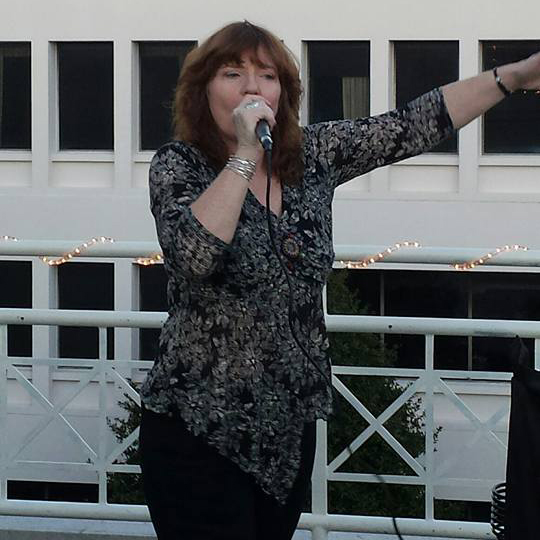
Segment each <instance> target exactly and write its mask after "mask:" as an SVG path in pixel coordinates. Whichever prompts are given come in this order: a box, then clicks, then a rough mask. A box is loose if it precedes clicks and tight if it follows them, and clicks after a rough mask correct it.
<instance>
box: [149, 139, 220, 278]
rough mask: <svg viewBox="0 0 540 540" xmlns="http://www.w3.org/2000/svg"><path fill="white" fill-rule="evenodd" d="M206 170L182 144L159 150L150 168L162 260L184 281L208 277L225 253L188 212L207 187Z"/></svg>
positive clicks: (172, 144) (151, 205)
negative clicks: (179, 274) (181, 276)
mask: <svg viewBox="0 0 540 540" xmlns="http://www.w3.org/2000/svg"><path fill="white" fill-rule="evenodd" d="M208 170H209V167H208V166H207V165H204V164H203V162H202V160H201V156H200V155H199V154H198V153H197V152H196V151H195V150H194V149H193V148H190V147H189V146H187V145H186V144H184V143H182V142H174V143H169V144H166V145H165V146H163V147H161V148H160V149H159V150H158V151H157V153H156V154H155V156H154V158H153V159H152V162H151V164H150V172H149V183H150V208H151V210H152V214H153V215H154V219H155V221H156V229H157V236H158V240H159V243H160V245H161V249H162V250H163V256H164V258H165V261H166V262H167V263H168V264H169V265H170V266H171V268H172V270H173V271H174V272H179V273H181V274H183V275H184V276H185V277H188V278H204V277H206V276H208V275H210V274H211V273H212V272H214V271H215V270H216V269H217V268H218V267H219V266H220V264H221V262H222V260H223V258H224V256H225V254H226V252H227V250H228V249H229V245H228V244H227V243H225V242H223V241H222V240H221V239H220V238H218V237H216V236H214V235H213V234H212V233H210V232H209V231H208V230H206V229H205V228H204V226H203V225H202V224H201V223H200V222H199V221H198V220H197V218H196V217H195V216H194V215H193V213H192V211H191V208H190V205H191V203H192V202H193V201H194V200H195V199H197V197H198V196H199V195H200V194H201V193H202V192H203V191H204V190H205V189H206V188H207V187H208V184H209V182H208V179H207V178H206V177H205V172H208Z"/></svg>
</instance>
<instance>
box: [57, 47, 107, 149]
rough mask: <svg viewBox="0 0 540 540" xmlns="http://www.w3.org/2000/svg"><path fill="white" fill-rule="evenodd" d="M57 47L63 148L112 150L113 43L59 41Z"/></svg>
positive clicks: (60, 141) (61, 147)
mask: <svg viewBox="0 0 540 540" xmlns="http://www.w3.org/2000/svg"><path fill="white" fill-rule="evenodd" d="M57 50H58V112H59V146H60V150H112V149H113V131H114V123H113V45H112V43H58V44H57Z"/></svg>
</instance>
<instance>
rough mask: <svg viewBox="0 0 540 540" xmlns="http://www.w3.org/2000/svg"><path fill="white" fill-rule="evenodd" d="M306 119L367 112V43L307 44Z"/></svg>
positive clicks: (325, 118) (320, 119)
mask: <svg viewBox="0 0 540 540" xmlns="http://www.w3.org/2000/svg"><path fill="white" fill-rule="evenodd" d="M308 62H309V83H308V84H309V122H310V123H315V122H322V121H325V120H338V119H342V118H358V117H362V116H368V115H369V42H367V41H347V42H335V41H312V42H309V43H308Z"/></svg>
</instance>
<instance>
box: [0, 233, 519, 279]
mask: <svg viewBox="0 0 540 540" xmlns="http://www.w3.org/2000/svg"><path fill="white" fill-rule="evenodd" d="M0 240H4V241H10V242H18V241H19V239H18V238H16V237H15V236H9V235H3V236H0ZM114 241H115V240H114V238H110V237H108V236H99V237H94V238H92V239H91V240H88V241H87V242H84V243H82V244H81V245H79V246H77V247H75V248H74V249H72V250H71V251H69V252H67V253H65V254H64V255H62V256H60V257H58V258H55V259H54V258H49V257H45V256H41V257H39V258H40V260H42V261H43V262H44V263H45V264H48V265H49V266H59V265H61V264H65V263H67V262H69V261H70V260H72V259H73V258H74V257H77V256H78V255H80V254H81V253H83V252H84V251H86V250H87V249H89V248H91V247H92V246H93V245H95V244H98V243H102V244H103V243H113V242H114ZM403 248H421V245H420V244H419V243H418V242H410V241H406V242H396V243H395V244H394V245H392V246H389V247H387V248H386V249H384V250H383V251H380V252H379V253H375V254H373V255H368V256H367V257H365V258H364V259H362V260H361V261H337V262H338V263H339V264H341V265H342V267H343V268H347V269H351V270H357V269H362V268H367V267H368V266H370V265H372V264H375V263H377V262H380V261H382V259H384V258H385V257H388V256H389V255H391V254H392V253H395V252H396V251H398V250H400V249H403ZM528 250H529V248H528V247H527V246H521V245H519V244H513V245H510V244H507V245H505V246H502V247H498V248H496V249H495V250H494V251H491V252H489V253H486V254H485V255H482V256H481V257H479V258H477V259H474V260H472V261H467V262H464V263H455V264H452V265H450V266H451V268H453V269H454V270H473V269H474V268H476V267H477V266H481V265H482V264H485V263H486V262H487V261H489V260H490V259H493V258H494V257H496V256H497V255H500V254H501V253H505V252H508V251H528ZM133 262H134V263H135V264H138V265H140V266H152V265H154V264H160V263H163V255H162V254H161V253H154V254H153V255H150V256H148V257H143V256H141V257H136V258H135V259H134V260H133Z"/></svg>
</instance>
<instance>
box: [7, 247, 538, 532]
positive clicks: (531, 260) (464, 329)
mask: <svg viewBox="0 0 540 540" xmlns="http://www.w3.org/2000/svg"><path fill="white" fill-rule="evenodd" d="M72 246H73V244H72V243H67V242H57V243H54V242H47V243H44V242H5V243H4V244H0V256H4V257H6V256H9V257H13V256H16V257H21V256H23V257H35V256H37V255H42V254H47V255H61V254H63V253H65V252H66V251H68V250H69V249H71V247H72ZM156 248H157V246H155V245H154V244H150V243H133V242H132V243H127V242H126V243H116V244H113V245H106V244H103V245H96V246H94V247H93V248H92V251H91V256H93V257H114V258H130V257H136V256H140V255H144V254H145V253H155V252H156V251H157V249H156ZM379 249H380V248H379V247H378V246H374V247H370V246H364V247H358V248H352V247H341V248H340V247H337V249H336V252H337V254H338V258H339V259H347V260H360V259H362V258H364V257H365V256H367V255H369V254H372V253H374V252H377V251H378V250H379ZM486 251H488V250H481V249H478V250H445V249H435V248H431V250H430V252H429V253H428V252H426V251H425V250H424V249H419V250H403V251H402V252H398V253H395V254H393V255H392V256H390V257H388V259H387V261H388V262H405V261H407V262H413V263H420V262H421V263H438V264H452V263H459V262H464V261H467V260H472V259H474V258H477V257H479V256H481V255H482V254H483V253H485V252H486ZM84 255H86V256H90V253H87V254H84ZM497 262H498V264H499V265H518V266H529V267H531V266H537V265H539V264H540V252H527V253H520V252H515V253H505V254H502V255H500V259H499V260H498V261H497ZM165 316H166V314H164V313H140V312H133V311H116V312H97V311H78V310H77V311H68V310H53V309H0V515H2V514H4V515H27V516H30V515H32V516H50V517H53V516H54V517H72V518H95V519H116V520H134V521H139V520H141V521H147V520H149V514H148V511H147V508H146V507H144V506H138V505H125V504H124V505H123V504H109V503H108V502H107V473H133V472H136V473H139V472H140V468H139V467H138V466H136V465H122V464H115V463H114V462H115V460H116V459H117V458H118V457H119V456H121V455H122V453H123V452H124V450H125V449H126V448H128V447H129V446H130V445H131V444H132V443H133V442H135V441H136V439H137V437H138V429H136V430H135V431H134V432H133V433H131V434H130V435H129V436H128V437H127V439H125V440H124V442H122V443H117V444H115V445H114V446H113V447H110V445H109V446H108V445H107V435H108V434H109V435H110V433H109V428H108V426H107V423H106V419H107V412H108V407H109V406H110V403H109V399H110V393H109V392H108V386H109V385H110V382H111V381H114V382H115V384H117V385H118V387H120V388H121V389H122V391H123V392H125V393H126V394H127V395H128V396H129V398H130V399H132V400H133V401H134V402H136V403H138V404H139V396H138V394H137V392H136V391H135V390H134V389H133V387H132V386H131V384H130V381H129V379H131V378H132V377H133V374H134V373H140V372H141V371H144V370H146V369H148V368H149V367H151V365H152V362H147V361H139V360H131V359H114V360H107V359H106V351H107V334H106V328H107V327H114V328H158V327H160V326H161V324H162V323H163V321H164V319H165ZM21 324H24V325H34V326H36V325H40V326H48V327H58V326H62V325H66V326H91V327H98V328H99V336H100V347H99V351H100V352H99V358H97V359H89V360H86V359H84V360H83V359H66V358H50V357H34V358H15V357H9V356H8V354H7V325H21ZM327 327H328V330H329V331H331V332H365V333H380V334H417V335H424V336H425V369H398V368H369V367H360V366H359V367H350V366H334V368H333V372H334V377H333V381H334V385H335V387H336V389H337V390H338V392H340V393H341V395H342V396H343V397H344V398H345V399H346V400H347V401H348V402H349V403H350V404H351V405H352V407H353V408H354V409H355V411H356V412H357V413H358V414H359V415H361V416H362V417H363V418H364V419H365V420H366V421H367V422H368V427H367V428H366V429H365V430H363V431H362V432H361V433H359V434H356V438H354V439H353V441H352V443H351V448H352V449H353V450H354V451H356V450H357V449H358V448H360V446H361V445H362V444H363V443H364V442H365V441H367V440H368V438H369V437H370V436H371V435H372V434H374V433H378V434H379V435H380V436H381V437H382V439H383V440H384V441H386V443H387V444H388V445H389V446H390V447H391V448H393V449H394V451H395V452H396V453H397V454H398V455H399V456H400V458H401V459H402V460H403V461H404V462H405V463H406V464H407V465H408V466H409V467H410V469H411V470H412V472H413V474H410V475H381V476H382V478H383V479H384V481H385V482H386V483H389V484H403V485H416V486H421V487H423V488H424V490H425V519H401V518H399V519H397V523H398V526H399V529H400V531H401V532H402V533H403V534H407V535H413V536H414V535H417V536H420V535H429V536H438V537H455V538H462V537H467V538H493V536H492V534H491V530H490V527H489V525H487V524H484V523H460V522H452V521H441V520H435V519H434V500H435V490H436V489H437V488H439V487H441V486H443V487H444V486H454V487H463V488H465V487H470V486H471V485H472V486H475V487H481V488H483V489H485V490H488V489H490V488H491V486H492V485H493V483H495V482H494V481H493V482H492V481H491V479H476V480H474V479H471V478H466V477H463V478H459V477H452V476H449V475H448V474H446V473H447V472H448V471H449V470H451V469H452V466H453V464H455V463H456V462H457V461H458V460H459V459H460V455H459V453H456V454H455V455H453V456H450V457H448V458H446V459H445V460H444V461H442V462H438V461H437V460H436V458H435V448H434V433H435V431H436V429H437V426H436V424H435V420H434V407H435V396H436V395H437V396H442V397H444V398H445V399H447V400H449V402H451V403H452V404H453V406H454V407H455V408H456V409H457V410H458V411H459V412H460V413H461V414H462V415H463V416H464V417H465V418H466V419H467V420H468V422H469V423H470V425H471V427H472V429H474V435H473V437H471V439H470V441H469V442H468V444H467V445H465V446H464V448H463V451H466V450H467V449H468V448H470V447H472V446H473V445H474V444H475V442H477V441H479V440H480V439H482V438H487V439H488V440H489V441H491V444H492V445H493V447H494V448H495V449H496V452H498V453H499V454H500V457H501V459H502V461H504V455H505V453H506V447H505V444H504V443H503V441H501V439H500V438H499V436H498V435H497V433H496V429H495V428H496V426H498V425H500V422H501V420H502V419H504V418H505V417H507V416H508V403H507V402H505V404H504V405H503V406H502V407H499V408H498V409H497V410H494V411H490V414H489V415H488V418H487V420H486V419H485V418H481V417H479V415H478V414H477V412H476V411H474V410H473V409H472V408H471V407H470V406H469V405H468V404H467V403H466V402H465V401H464V400H463V399H462V398H460V397H459V396H458V394H457V393H456V392H455V391H454V389H453V388H452V384H451V383H452V381H454V380H461V381H493V382H497V381H498V382H499V383H501V384H504V385H508V383H509V380H510V374H509V373H492V372H476V371H475V372H471V371H445V370H436V369H434V365H433V353H434V338H435V336H437V335H452V336H475V337H478V336H490V337H494V336H500V337H513V336H515V335H519V336H521V337H523V338H533V339H534V340H535V366H536V368H537V369H539V368H540V346H539V345H540V322H533V321H496V320H471V319H429V318H396V317H368V316H342V315H327ZM21 364H24V365H26V366H30V367H22V366H21ZM60 366H62V367H64V368H65V367H66V366H69V367H71V368H86V369H85V370H84V371H80V372H79V375H78V379H77V380H75V381H73V387H72V388H71V389H70V390H69V391H68V392H66V393H64V394H63V395H62V396H60V397H58V398H57V399H56V400H55V399H53V398H51V397H50V396H48V395H46V393H44V392H43V391H41V390H40V385H39V384H38V383H39V381H38V379H39V377H40V376H42V375H43V373H40V370H43V369H45V370H51V369H52V370H54V369H58V368H59V367H60ZM339 375H353V376H363V377H365V376H377V377H381V376H383V377H389V378H394V379H406V380H407V381H409V382H410V384H409V385H404V387H403V393H402V395H401V396H400V397H399V398H398V399H396V400H395V401H394V403H392V404H390V405H389V406H388V407H387V408H386V410H385V411H383V412H382V413H381V414H379V415H378V416H374V415H373V414H372V413H371V412H370V411H369V410H368V409H367V408H366V406H365V405H364V404H363V403H361V402H360V401H359V400H358V399H357V398H356V397H355V396H354V395H353V394H352V393H351V392H350V390H349V389H348V388H347V387H346V386H345V385H344V384H343V382H342V381H341V380H340V379H339ZM9 381H16V382H17V383H18V385H19V386H20V387H21V388H24V389H25V391H26V392H27V394H28V395H29V396H30V398H31V400H33V401H34V402H35V403H38V404H39V405H40V406H41V407H42V408H43V409H44V410H45V414H43V415H41V418H40V419H39V421H38V422H37V424H36V425H33V426H32V427H30V428H29V429H28V430H27V432H25V433H24V436H22V437H21V438H20V439H19V440H18V441H13V440H10V437H9V434H10V426H9V419H8V410H9V406H10V404H9V396H8V382H9ZM90 383H93V384H94V385H96V384H97V385H98V386H99V392H98V393H97V396H98V397H97V400H96V404H95V405H96V409H97V412H96V419H97V430H98V431H97V435H98V436H97V441H98V442H97V444H94V445H92V444H91V443H89V441H88V439H89V437H88V435H87V434H86V435H85V433H83V430H81V429H80V428H79V427H78V426H77V425H75V423H74V422H73V421H72V420H71V419H70V418H69V416H70V415H69V414H67V413H66V410H67V408H68V407H69V406H70V404H73V402H74V400H75V399H76V398H77V396H79V395H80V393H81V392H83V391H84V390H85V388H87V387H88V385H90ZM10 384H11V383H10ZM415 395H419V396H421V397H422V400H421V403H422V405H423V407H424V414H425V454H424V456H423V458H422V459H419V458H418V457H415V456H412V455H411V454H410V453H409V452H408V451H407V450H406V449H405V448H404V447H403V446H402V445H401V444H400V443H399V442H398V441H397V440H396V439H395V438H394V437H393V435H392V434H391V433H390V432H389V431H388V430H387V429H386V427H385V425H384V424H385V422H386V421H387V420H388V419H389V418H391V417H392V415H393V414H395V413H396V411H398V410H399V408H400V407H402V406H403V405H404V404H405V403H406V402H407V400H409V399H411V398H412V397H414V396H415ZM53 421H57V422H61V424H62V425H63V426H64V427H65V431H66V434H67V436H68V437H69V439H70V441H71V442H72V443H73V444H75V445H77V447H78V448H79V449H80V451H81V452H82V456H83V458H84V459H85V462H66V461H64V462H57V461H54V460H39V459H24V457H23V456H22V454H23V453H24V451H25V450H26V449H27V448H28V447H29V446H30V445H31V444H32V443H33V442H35V441H36V440H39V437H40V436H41V435H42V434H43V433H44V431H45V430H46V429H47V428H48V427H49V426H50V425H51V423H52V422H53ZM317 435H318V439H317V456H316V462H315V468H314V474H313V490H312V513H310V514H304V515H303V516H302V519H301V522H300V527H301V528H305V529H310V530H311V531H312V537H313V539H314V540H322V539H327V538H328V532H330V531H349V532H373V533H389V534H391V533H393V532H394V527H393V524H392V520H391V518H390V517H384V516H381V517H366V516H341V515H329V514H328V500H327V484H328V482H333V481H347V482H376V481H378V480H377V478H376V477H375V476H374V475H370V474H361V473H344V472H337V471H338V469H339V467H340V466H341V465H342V464H343V463H344V461H345V460H346V459H347V457H348V453H347V451H346V450H345V449H344V450H343V452H341V453H340V454H338V455H337V457H335V459H333V461H332V462H331V463H328V456H327V445H326V439H327V433H326V424H325V423H324V422H319V423H318V426H317ZM351 438H352V437H351ZM16 467H18V468H19V469H20V468H21V467H23V468H24V467H27V468H28V470H32V471H38V470H39V471H42V470H46V471H48V474H50V471H55V470H58V471H60V470H61V471H63V472H65V471H66V470H69V469H70V468H75V469H77V470H85V471H88V472H90V473H92V474H95V475H96V477H97V483H98V485H99V498H98V503H56V502H39V501H16V500H11V499H8V498H7V482H8V479H11V477H10V471H12V470H13V468H16ZM503 477H504V470H502V469H501V470H500V475H499V480H500V479H502V478H503Z"/></svg>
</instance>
